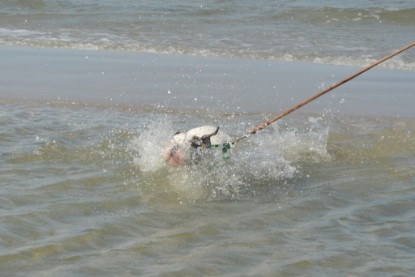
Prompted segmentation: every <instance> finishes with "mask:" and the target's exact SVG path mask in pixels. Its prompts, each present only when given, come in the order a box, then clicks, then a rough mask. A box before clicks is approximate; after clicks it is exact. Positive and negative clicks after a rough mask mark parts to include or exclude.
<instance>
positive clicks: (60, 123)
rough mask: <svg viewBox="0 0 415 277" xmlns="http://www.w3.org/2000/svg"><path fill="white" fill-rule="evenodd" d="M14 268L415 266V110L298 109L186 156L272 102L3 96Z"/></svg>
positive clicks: (8, 237)
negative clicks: (191, 161) (393, 113)
mask: <svg viewBox="0 0 415 277" xmlns="http://www.w3.org/2000/svg"><path fill="white" fill-rule="evenodd" d="M0 107H1V109H0V126H1V127H0V155H1V160H0V176H1V178H0V269H1V272H2V275H4V276H16V275H17V276H28V275H30V276H105V275H107V276H115V275H116V276H140V275H144V276H203V275H212V276H289V275H309V276H323V275H327V276H333V275H352V276H397V275H399V276H410V275H411V274H412V272H413V270H414V264H413V257H414V254H415V235H414V232H413V230H414V229H415V221H414V218H415V214H414V209H413V203H414V200H415V187H414V184H415V177H414V174H415V140H414V131H415V122H414V121H413V119H396V118H386V117H384V118H382V117H378V118H369V117H368V118H366V117H346V116H340V115H332V114H325V115H324V114H319V115H307V114H297V115H295V116H292V117H290V118H288V119H286V120H283V121H281V122H279V123H278V124H276V125H275V126H272V127H270V128H269V129H267V130H265V131H264V132H261V133H259V134H257V135H256V136H253V137H251V138H249V139H248V140H246V141H244V142H243V143H242V144H240V145H238V146H237V147H235V148H234V149H233V150H232V153H231V155H232V157H231V159H230V160H227V161H224V160H223V159H222V157H221V155H220V154H219V155H218V154H216V153H212V154H211V158H210V159H208V160H205V161H202V162H201V163H199V164H198V165H189V166H186V167H183V168H179V169H175V168H170V167H168V166H167V165H165V163H164V161H163V159H162V155H161V152H162V151H163V149H164V147H165V145H166V143H167V141H168V139H169V137H170V136H171V135H172V133H174V131H176V130H179V129H181V130H186V129H188V128H191V127H194V126H198V125H203V124H206V123H209V124H216V125H220V126H221V130H223V131H226V132H227V133H228V134H230V135H231V136H238V135H241V132H242V133H243V132H245V131H246V130H248V129H249V127H250V126H252V125H255V124H256V123H258V122H260V121H262V120H263V118H264V117H267V116H268V115H265V114H261V113H258V114H250V115H247V114H245V115H244V114H239V115H230V114H216V115H211V114H200V113H195V114H189V113H188V112H186V113H177V112H176V113H173V112H163V111H160V110H152V111H144V110H140V108H134V106H132V107H130V108H129V109H122V108H115V107H113V106H112V107H111V106H99V105H95V106H93V105H75V104H70V103H67V104H53V105H52V104H47V103H46V102H42V101H40V102H29V101H27V102H21V101H20V103H18V102H17V101H2V102H1V104H0Z"/></svg>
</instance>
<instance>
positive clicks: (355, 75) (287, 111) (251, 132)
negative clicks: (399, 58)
mask: <svg viewBox="0 0 415 277" xmlns="http://www.w3.org/2000/svg"><path fill="white" fill-rule="evenodd" d="M413 46H415V41H414V42H412V43H411V44H409V45H407V46H405V47H403V48H401V49H399V50H397V51H395V52H393V53H392V54H390V55H388V56H386V57H384V58H382V59H380V60H378V61H376V62H374V63H372V64H371V65H368V66H367V67H365V68H363V69H361V70H359V71H357V72H356V73H354V74H352V75H350V76H349V77H347V78H345V79H343V80H341V81H340V82H338V83H336V84H334V85H332V86H331V87H329V88H327V89H324V90H322V91H320V92H319V93H317V94H316V95H314V96H312V97H310V98H308V99H307V100H305V101H303V102H301V103H299V104H297V105H296V106H293V107H292V108H290V109H288V110H286V111H285V112H283V113H281V114H279V115H277V116H275V117H273V118H271V119H270V120H268V121H266V122H263V123H261V124H260V125H258V126H257V127H255V128H253V129H252V130H251V131H249V132H248V133H247V134H246V135H244V136H243V137H240V138H238V139H236V140H235V141H234V142H232V144H234V143H236V142H238V141H240V140H241V139H243V138H246V137H249V136H250V135H254V134H256V133H257V132H258V131H261V130H262V129H264V128H265V127H267V126H269V125H271V124H272V123H274V122H275V121H277V120H279V119H281V118H283V117H284V116H286V115H288V114H290V113H292V112H294V111H296V110H298V109H299V108H301V107H303V106H305V105H307V104H308V103H310V102H311V101H314V100H316V99H317V98H319V97H320V96H323V95H324V94H326V93H328V92H329V91H332V90H333V89H335V88H337V87H339V86H341V85H343V84H345V83H347V82H348V81H350V80H352V79H354V78H355V77H357V76H359V75H361V74H363V73H364V72H366V71H368V70H369V69H371V68H373V67H375V66H377V65H379V64H380V63H383V62H384V61H386V60H389V59H390V58H392V57H394V56H396V55H398V54H400V53H402V52H403V51H405V50H408V49H409V48H411V47H413Z"/></svg>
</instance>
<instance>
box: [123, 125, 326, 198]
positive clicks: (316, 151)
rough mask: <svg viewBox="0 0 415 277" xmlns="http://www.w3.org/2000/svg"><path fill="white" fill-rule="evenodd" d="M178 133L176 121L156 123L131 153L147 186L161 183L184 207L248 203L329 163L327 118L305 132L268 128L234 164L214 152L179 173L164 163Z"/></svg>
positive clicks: (238, 152)
mask: <svg viewBox="0 0 415 277" xmlns="http://www.w3.org/2000/svg"><path fill="white" fill-rule="evenodd" d="M173 130H174V128H173V122H172V120H171V119H167V118H159V119H155V120H152V121H151V122H150V123H149V124H148V125H147V127H146V128H145V130H143V131H141V132H140V133H139V135H138V137H136V138H134V139H133V140H132V141H131V143H130V149H131V151H134V152H136V155H135V159H134V163H135V165H137V167H138V168H139V170H140V171H141V172H142V173H143V181H144V183H147V185H149V186H154V185H155V184H156V183H157V184H159V186H160V187H159V188H160V189H163V190H164V191H166V192H167V193H173V194H176V195H177V198H178V199H179V200H180V201H183V200H185V201H190V202H194V201H197V200H200V199H204V200H220V199H243V198H244V197H250V196H252V195H256V194H257V193H258V192H261V191H264V189H265V192H264V193H267V192H266V190H268V189H269V188H271V189H273V188H275V189H277V188H281V187H282V186H285V185H287V181H290V180H294V179H295V178H296V177H298V176H301V174H302V172H301V170H300V169H299V167H298V166H297V164H298V163H315V162H321V161H323V160H324V161H325V160H327V159H329V158H330V156H329V154H328V152H327V149H326V146H327V139H328V131H329V127H328V125H327V124H326V123H325V120H324V118H322V117H309V118H308V122H307V125H305V126H303V127H301V126H297V127H296V125H290V126H289V127H285V126H284V125H282V126H278V125H276V126H275V127H274V128H269V130H265V131H263V132H261V133H259V134H258V135H256V136H255V137H251V138H250V139H248V140H246V141H244V142H242V143H241V144H238V145H236V146H235V147H233V148H232V149H231V153H230V155H231V158H230V159H229V160H227V159H224V158H223V156H222V152H221V151H220V149H211V150H209V151H208V152H207V153H205V154H204V155H205V156H204V158H203V159H201V160H198V161H197V162H193V163H190V164H187V165H185V166H182V167H178V168H174V167H170V166H169V165H167V163H166V162H165V160H164V155H165V151H166V148H167V146H168V143H169V141H170V139H171V138H172V135H173V133H174V131H173ZM146 180H147V181H148V182H147V181H146ZM160 184H162V185H160Z"/></svg>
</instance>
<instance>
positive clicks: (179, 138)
mask: <svg viewBox="0 0 415 277" xmlns="http://www.w3.org/2000/svg"><path fill="white" fill-rule="evenodd" d="M229 141H230V137H229V136H228V135H227V134H225V133H224V132H222V131H219V127H213V126H200V127H197V128H194V129H191V130H189V131H187V132H184V133H183V132H177V133H175V134H174V136H173V139H172V140H171V142H170V143H171V146H170V147H168V148H167V150H166V156H165V160H166V162H167V163H168V164H169V165H171V166H174V167H177V166H182V165H185V164H189V163H192V162H197V161H198V160H200V159H201V158H202V156H203V153H205V152H206V149H211V148H218V147H221V148H222V149H221V150H222V153H223V156H224V158H227V157H229V156H228V154H229V153H228V152H229V149H230V143H229Z"/></svg>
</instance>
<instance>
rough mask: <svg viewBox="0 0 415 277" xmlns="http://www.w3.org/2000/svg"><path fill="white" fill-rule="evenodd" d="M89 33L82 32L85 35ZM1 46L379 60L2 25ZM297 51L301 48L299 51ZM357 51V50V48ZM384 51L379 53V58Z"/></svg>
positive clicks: (407, 64)
mask: <svg viewBox="0 0 415 277" xmlns="http://www.w3.org/2000/svg"><path fill="white" fill-rule="evenodd" d="M85 36H87V34H86V33H85V34H82V35H81V37H85ZM0 45H13V46H27V47H37V48H66V49H78V50H93V51H98V50H108V51H127V52H142V53H155V54H174V55H191V56H201V57H226V58H242V59H254V60H256V59H259V60H275V61H284V62H293V61H295V62H296V61H300V62H309V63H319V64H333V65H344V66H359V67H363V66H367V65H368V64H370V63H373V62H375V61H376V60H377V59H375V58H372V57H369V56H368V55H367V54H366V53H367V51H368V50H365V51H363V52H364V53H365V54H362V55H360V56H359V55H356V54H353V55H350V56H347V55H337V56H336V55H321V54H320V53H313V52H311V53H290V52H287V51H284V49H281V51H280V50H275V49H269V50H256V51H255V50H249V49H207V48H192V47H184V46H178V45H177V46H174V45H153V44H151V43H149V44H140V43H137V42H134V41H132V40H131V39H129V38H125V37H122V36H116V35H113V34H106V33H97V34H94V35H89V36H88V39H79V38H77V37H74V36H73V34H71V32H70V31H69V30H67V31H62V32H60V34H59V35H55V34H51V33H49V32H40V31H32V30H25V29H17V30H10V29H5V28H0ZM297 52H298V51H297ZM355 52H357V51H355ZM385 54H387V53H386V52H383V54H379V55H377V56H378V58H380V57H381V56H382V55H385ZM380 66H381V67H384V68H388V69H400V70H415V61H413V60H412V59H411V58H409V59H408V58H406V59H405V58H402V57H400V56H398V57H395V58H394V59H393V60H389V61H386V62H385V63H383V64H382V65H380Z"/></svg>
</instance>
